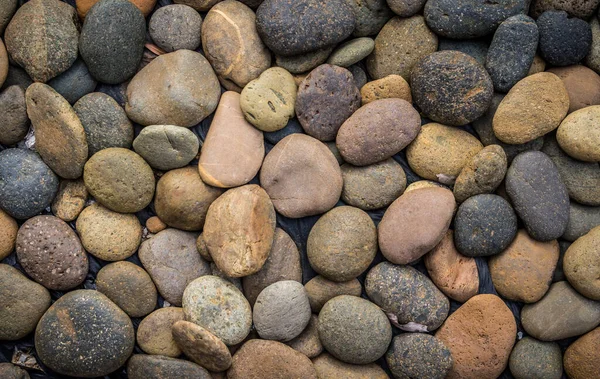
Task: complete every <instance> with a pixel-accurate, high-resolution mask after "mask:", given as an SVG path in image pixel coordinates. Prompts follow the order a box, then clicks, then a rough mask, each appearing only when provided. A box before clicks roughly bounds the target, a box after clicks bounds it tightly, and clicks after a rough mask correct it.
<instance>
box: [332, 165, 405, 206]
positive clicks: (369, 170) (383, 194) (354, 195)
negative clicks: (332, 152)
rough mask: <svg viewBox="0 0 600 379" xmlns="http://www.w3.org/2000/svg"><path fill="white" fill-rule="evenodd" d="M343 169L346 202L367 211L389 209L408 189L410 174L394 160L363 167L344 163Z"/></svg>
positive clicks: (343, 192)
mask: <svg viewBox="0 0 600 379" xmlns="http://www.w3.org/2000/svg"><path fill="white" fill-rule="evenodd" d="M341 170H342V178H343V179H344V187H343V188H342V200H343V201H344V202H345V203H346V204H348V205H352V206H355V207H357V208H360V209H362V210H364V211H369V210H373V209H379V208H384V207H387V206H388V205H390V204H391V203H392V202H393V201H394V200H396V199H397V198H398V197H399V196H400V195H401V194H402V192H404V189H405V188H406V174H405V173H404V170H403V169H402V166H400V164H399V163H398V162H396V161H395V160H393V159H392V158H388V159H386V160H384V161H381V162H378V163H374V164H372V165H368V166H363V167H357V166H352V165H350V164H343V165H342V166H341Z"/></svg>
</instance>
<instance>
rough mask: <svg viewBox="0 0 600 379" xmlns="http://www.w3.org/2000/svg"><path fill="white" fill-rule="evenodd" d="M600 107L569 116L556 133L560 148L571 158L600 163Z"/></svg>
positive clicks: (584, 109)
mask: <svg viewBox="0 0 600 379" xmlns="http://www.w3.org/2000/svg"><path fill="white" fill-rule="evenodd" d="M598 121H600V105H593V106H591V107H586V108H583V109H580V110H578V111H575V112H573V113H571V114H570V115H568V116H567V117H566V118H565V119H564V120H563V122H562V123H561V124H560V126H559V127H558V130H557V131H556V140H557V141H558V144H559V145H560V147H561V148H562V149H563V150H564V151H565V152H566V153H567V154H569V155H570V156H571V157H573V158H575V159H579V160H581V161H585V162H598V161H600V152H599V151H598V150H599V149H598V145H599V144H600V126H598Z"/></svg>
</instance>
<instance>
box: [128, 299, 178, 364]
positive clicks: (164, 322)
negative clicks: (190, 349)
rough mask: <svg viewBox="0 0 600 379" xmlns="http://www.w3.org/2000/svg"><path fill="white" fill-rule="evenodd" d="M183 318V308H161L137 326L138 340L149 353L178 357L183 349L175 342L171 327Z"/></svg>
mask: <svg viewBox="0 0 600 379" xmlns="http://www.w3.org/2000/svg"><path fill="white" fill-rule="evenodd" d="M182 320H183V309H181V308H179V307H165V308H159V309H157V310H155V311H154V312H152V313H150V314H149V315H148V316H146V317H144V319H143V320H142V322H140V325H139V326H138V328H137V335H136V342H137V344H138V345H139V346H140V348H141V349H142V350H143V351H144V352H145V353H147V354H152V355H164V356H167V357H171V358H177V357H178V356H179V355H181V349H179V346H177V343H175V339H173V335H172V333H171V328H172V327H173V324H175V323H176V322H177V321H182Z"/></svg>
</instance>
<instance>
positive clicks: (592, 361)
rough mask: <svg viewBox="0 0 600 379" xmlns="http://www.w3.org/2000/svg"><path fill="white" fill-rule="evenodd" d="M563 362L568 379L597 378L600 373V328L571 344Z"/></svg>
mask: <svg viewBox="0 0 600 379" xmlns="http://www.w3.org/2000/svg"><path fill="white" fill-rule="evenodd" d="M563 361H564V367H565V371H566V372H567V375H568V376H569V378H571V379H591V378H597V377H598V373H599V372H600V328H596V329H594V330H592V331H591V332H589V333H586V334H585V335H583V336H581V337H579V338H578V339H577V341H575V342H573V343H572V344H571V345H570V346H569V347H568V348H567V351H565V356H564V360H563Z"/></svg>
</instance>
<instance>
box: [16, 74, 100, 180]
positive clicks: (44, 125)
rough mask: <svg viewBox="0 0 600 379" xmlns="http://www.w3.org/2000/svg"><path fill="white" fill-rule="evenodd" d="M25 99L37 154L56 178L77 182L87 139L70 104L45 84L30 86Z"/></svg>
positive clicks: (83, 160) (86, 155) (80, 172)
mask: <svg viewBox="0 0 600 379" xmlns="http://www.w3.org/2000/svg"><path fill="white" fill-rule="evenodd" d="M25 97H26V101H27V115H28V116H29V118H30V119H31V123H32V125H33V128H34V131H35V149H36V151H37V152H38V153H39V154H40V156H41V157H42V159H43V160H44V162H45V163H46V164H47V165H48V166H49V167H50V168H51V169H52V171H54V172H55V173H56V174H57V175H58V176H62V177H63V178H65V179H77V178H79V177H80V176H81V174H82V173H83V165H84V164H85V161H86V160H87V158H88V145H87V139H86V136H85V130H84V129H83V125H81V121H79V117H77V114H76V113H75V111H74V110H73V108H72V107H71V105H70V104H69V102H68V101H67V100H65V98H64V97H62V96H61V95H59V94H58V93H57V92H56V91H55V90H54V89H52V87H50V86H48V85H46V84H42V83H34V84H32V85H30V86H29V88H27V91H26V93H25Z"/></svg>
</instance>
